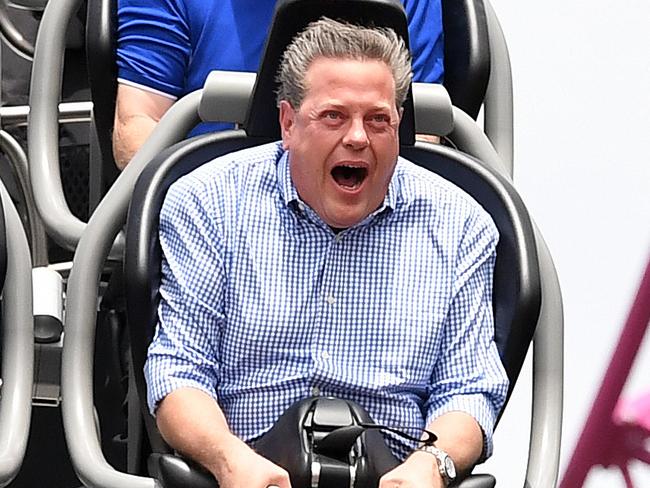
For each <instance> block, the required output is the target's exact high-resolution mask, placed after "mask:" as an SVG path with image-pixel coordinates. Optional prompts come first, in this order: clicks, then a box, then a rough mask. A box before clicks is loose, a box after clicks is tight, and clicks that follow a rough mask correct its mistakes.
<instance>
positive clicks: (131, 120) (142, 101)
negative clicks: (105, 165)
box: [113, 83, 174, 170]
mask: <svg viewBox="0 0 650 488" xmlns="http://www.w3.org/2000/svg"><path fill="white" fill-rule="evenodd" d="M173 103H174V100H173V99H172V98H170V97H166V96H164V95H159V94H157V93H153V92H151V91H148V90H143V89H141V88H136V87H134V86H130V85H125V84H122V83H120V84H118V87H117V99H116V105H115V122H114V126H113V155H114V156H115V163H116V164H117V167H118V168H119V169H121V170H122V169H124V168H125V167H126V165H127V164H128V163H129V161H131V159H132V158H133V156H134V155H135V153H136V152H137V151H138V149H140V146H142V144H143V143H144V141H145V140H146V139H147V137H149V134H151V132H152V131H153V129H154V127H155V126H156V124H157V123H158V122H159V121H160V119H161V117H162V116H163V115H164V114H165V112H167V110H169V107H171V106H172V104H173Z"/></svg>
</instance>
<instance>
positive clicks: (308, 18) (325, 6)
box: [245, 0, 415, 143]
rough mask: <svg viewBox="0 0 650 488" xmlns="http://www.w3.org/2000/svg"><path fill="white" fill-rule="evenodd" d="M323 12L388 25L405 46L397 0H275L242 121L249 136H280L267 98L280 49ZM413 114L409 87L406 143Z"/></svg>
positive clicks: (404, 131)
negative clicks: (252, 88)
mask: <svg viewBox="0 0 650 488" xmlns="http://www.w3.org/2000/svg"><path fill="white" fill-rule="evenodd" d="M323 16H326V17H331V18H334V19H340V20H344V21H347V22H350V23H355V24H361V25H371V24H372V25H379V26H385V27H390V28H391V29H393V30H395V31H396V32H397V33H398V34H399V35H400V36H401V37H402V38H403V39H404V40H405V41H406V43H407V46H408V27H407V21H406V13H405V12H404V7H403V6H402V4H401V3H400V2H399V1H398V0H354V1H347V0H312V1H310V2H305V1H302V0H287V1H283V2H282V1H281V2H278V5H277V7H276V10H275V15H274V18H273V25H272V27H271V30H270V32H269V37H268V39H267V42H266V46H265V49H264V56H263V57H262V61H261V63H260V67H259V70H258V73H257V80H256V83H255V88H254V91H253V98H252V100H251V103H250V105H249V112H248V116H247V119H246V122H245V127H246V132H247V133H248V134H249V135H250V136H252V137H267V138H271V139H278V138H279V137H280V124H279V122H278V120H279V112H278V109H277V107H276V106H275V104H274V103H273V104H271V103H270V101H274V100H275V93H276V91H277V87H278V86H277V83H276V81H275V76H276V74H277V72H278V68H279V66H280V60H281V58H282V53H283V52H284V50H285V48H286V47H287V45H288V44H289V43H290V42H291V39H292V38H293V37H294V35H295V34H296V33H297V32H300V31H302V30H303V29H304V28H305V27H306V26H307V24H309V23H310V22H313V21H315V20H318V19H319V18H321V17H323ZM413 117H414V115H413V96H412V93H411V91H410V90H409V94H408V96H407V99H406V101H405V103H404V114H403V116H402V124H401V126H400V139H401V140H402V141H404V142H405V143H412V142H413V140H414V138H415V133H414V131H413V124H414V119H413Z"/></svg>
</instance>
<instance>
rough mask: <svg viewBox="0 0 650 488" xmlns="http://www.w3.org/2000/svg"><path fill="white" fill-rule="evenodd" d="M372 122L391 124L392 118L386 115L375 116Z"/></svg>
mask: <svg viewBox="0 0 650 488" xmlns="http://www.w3.org/2000/svg"><path fill="white" fill-rule="evenodd" d="M370 120H371V121H372V122H374V123H376V124H385V123H388V122H390V118H389V117H388V115H386V114H374V115H373V116H372V117H371V118H370Z"/></svg>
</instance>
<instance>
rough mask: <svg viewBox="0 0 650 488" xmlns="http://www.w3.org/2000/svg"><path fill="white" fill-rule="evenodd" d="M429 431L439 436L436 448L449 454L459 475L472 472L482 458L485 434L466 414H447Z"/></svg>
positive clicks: (434, 421)
mask: <svg viewBox="0 0 650 488" xmlns="http://www.w3.org/2000/svg"><path fill="white" fill-rule="evenodd" d="M427 430H429V431H431V432H434V433H435V434H436V436H438V440H437V441H436V447H438V448H440V449H442V450H444V451H445V452H446V453H447V454H449V456H450V457H451V459H452V460H453V461H454V464H455V465H456V470H457V471H458V472H459V473H468V472H469V471H471V469H472V468H473V467H474V465H475V464H476V463H477V462H478V460H479V458H480V457H481V452H482V451H483V432H482V431H481V427H480V426H479V424H478V422H477V421H476V419H474V417H472V416H471V415H469V414H467V413H465V412H448V413H445V414H443V415H441V416H440V417H438V418H436V419H435V420H433V421H432V422H431V423H430V424H429V425H428V426H427ZM423 454H428V453H423Z"/></svg>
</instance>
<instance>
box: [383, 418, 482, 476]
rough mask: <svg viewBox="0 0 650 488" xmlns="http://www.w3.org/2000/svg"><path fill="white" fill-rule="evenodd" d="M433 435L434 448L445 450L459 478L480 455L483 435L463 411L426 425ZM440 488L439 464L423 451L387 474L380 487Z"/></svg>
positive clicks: (470, 468) (414, 453)
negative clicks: (434, 435)
mask: <svg viewBox="0 0 650 488" xmlns="http://www.w3.org/2000/svg"><path fill="white" fill-rule="evenodd" d="M427 430H429V431H430V432H435V434H436V436H437V437H438V440H437V441H436V442H435V446H436V447H438V448H440V449H442V450H443V451H445V452H446V453H447V454H449V456H450V457H451V459H452V460H453V461H454V464H455V466H456V470H457V472H458V473H459V475H461V476H462V475H463V474H467V473H469V472H470V471H471V470H472V468H473V467H474V465H475V464H476V462H477V461H478V460H479V457H480V456H481V452H482V450H483V433H482V431H481V428H480V427H479V425H478V423H477V422H476V420H475V419H474V418H473V417H472V416H471V415H469V414H467V413H465V412H448V413H445V414H443V415H441V416H440V417H438V418H436V419H435V420H433V421H432V422H430V423H429V425H428V426H427ZM396 485H398V486H400V487H402V488H442V487H444V486H445V484H444V482H443V480H442V476H441V475H440V471H439V469H438V461H437V459H436V458H435V456H433V455H432V454H430V453H428V452H425V451H419V450H416V451H413V453H412V454H411V455H410V456H409V457H408V458H406V460H405V461H404V462H403V463H402V464H400V465H399V466H397V467H396V468H395V469H393V470H392V471H389V472H388V473H386V474H385V475H384V476H383V477H382V478H381V481H380V483H379V488H388V487H392V486H396Z"/></svg>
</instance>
